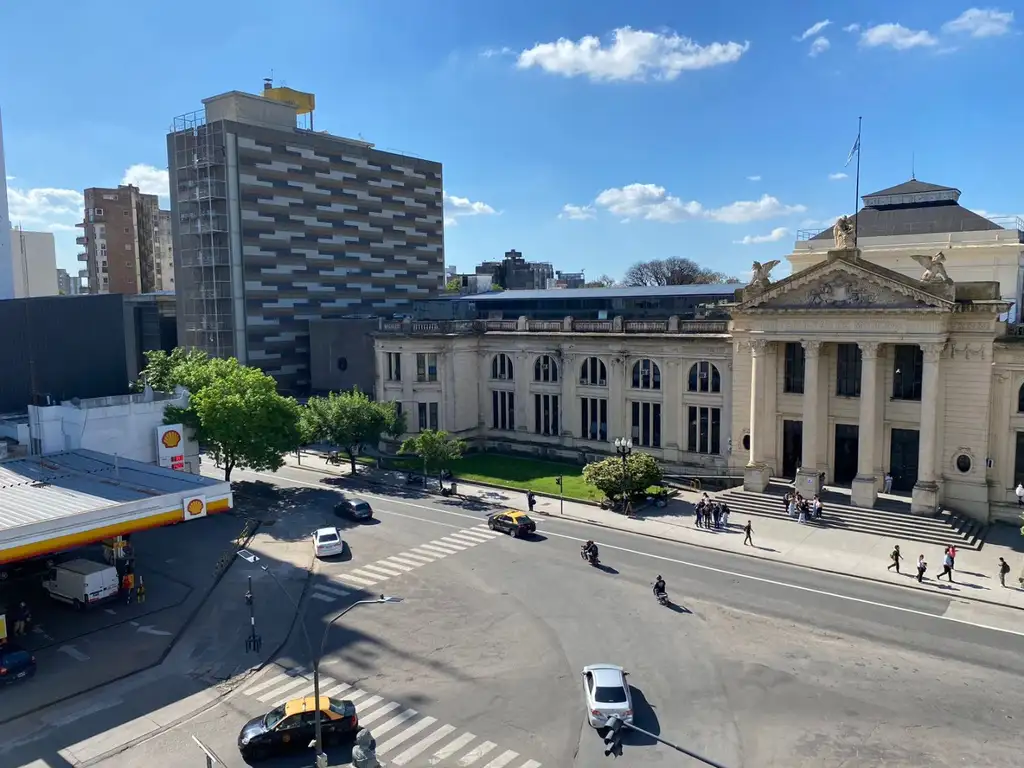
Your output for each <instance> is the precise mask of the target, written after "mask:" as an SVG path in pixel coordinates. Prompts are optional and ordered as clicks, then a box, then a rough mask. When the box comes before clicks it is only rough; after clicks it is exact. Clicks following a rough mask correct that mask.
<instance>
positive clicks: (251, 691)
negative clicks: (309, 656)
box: [242, 668, 305, 696]
mask: <svg viewBox="0 0 1024 768" xmlns="http://www.w3.org/2000/svg"><path fill="white" fill-rule="evenodd" d="M304 673H305V670H303V669H301V668H300V669H294V670H292V671H291V672H283V673H281V674H279V675H274V676H273V677H270V678H267V679H266V680H263V681H261V682H259V683H256V684H254V685H250V686H249V687H248V688H245V689H243V690H242V693H243V694H245V695H246V696H253V695H255V694H257V693H258V692H260V691H262V690H266V689H267V688H269V687H270V686H272V685H278V684H279V683H282V682H284V681H285V680H288V679H293V678H295V677H301V676H302V675H303V674H304Z"/></svg>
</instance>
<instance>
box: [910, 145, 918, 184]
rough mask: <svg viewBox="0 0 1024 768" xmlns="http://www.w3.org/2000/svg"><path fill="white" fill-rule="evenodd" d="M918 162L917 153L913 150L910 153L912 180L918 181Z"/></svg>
mask: <svg viewBox="0 0 1024 768" xmlns="http://www.w3.org/2000/svg"><path fill="white" fill-rule="evenodd" d="M916 164H917V156H916V155H915V153H913V152H911V153H910V180H911V181H916V180H917V168H916Z"/></svg>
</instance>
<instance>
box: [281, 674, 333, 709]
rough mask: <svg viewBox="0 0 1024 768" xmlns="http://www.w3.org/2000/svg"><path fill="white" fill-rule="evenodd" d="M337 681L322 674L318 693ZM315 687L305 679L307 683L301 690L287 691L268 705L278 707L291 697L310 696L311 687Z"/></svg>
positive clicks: (311, 693) (321, 693)
mask: <svg viewBox="0 0 1024 768" xmlns="http://www.w3.org/2000/svg"><path fill="white" fill-rule="evenodd" d="M337 682H338V681H337V680H335V679H333V678H330V677H326V676H322V677H321V678H320V695H321V696H323V695H324V690H326V689H327V688H328V687H329V686H332V685H334V684H335V683H337ZM315 687H316V686H314V685H313V681H312V680H309V681H307V685H306V686H305V687H304V688H303V689H302V690H301V691H290V692H289V693H286V694H285V695H284V696H282V697H281V698H280V699H278V700H277V701H275V702H274V703H273V704H271V705H270V706H271V707H280V706H281V705H282V704H284V703H286V702H289V701H291V700H292V699H298V698H302V697H305V696H312V695H313V689H314V688H315Z"/></svg>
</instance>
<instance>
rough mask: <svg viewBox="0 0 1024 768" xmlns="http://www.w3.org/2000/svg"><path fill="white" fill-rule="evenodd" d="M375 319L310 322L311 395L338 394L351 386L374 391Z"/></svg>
mask: <svg viewBox="0 0 1024 768" xmlns="http://www.w3.org/2000/svg"><path fill="white" fill-rule="evenodd" d="M376 330H377V321H376V320H375V319H374V320H355V319H353V320H345V319H339V320H310V321H309V370H310V377H311V384H312V390H313V392H341V391H345V390H350V389H352V388H353V387H359V389H360V390H361V391H363V392H366V393H367V394H372V393H373V391H374V381H375V379H376V370H375V367H374V352H373V336H371V335H370V334H371V333H372V332H373V331H376Z"/></svg>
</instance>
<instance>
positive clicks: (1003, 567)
mask: <svg viewBox="0 0 1024 768" xmlns="http://www.w3.org/2000/svg"><path fill="white" fill-rule="evenodd" d="M1009 572H1010V564H1009V563H1008V562H1006V561H1005V560H1003V558H1001V557H1000V558H999V583H1000V584H1002V585H1003V586H1004V587H1005V586H1006V574H1008V573H1009Z"/></svg>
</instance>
